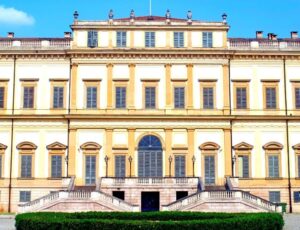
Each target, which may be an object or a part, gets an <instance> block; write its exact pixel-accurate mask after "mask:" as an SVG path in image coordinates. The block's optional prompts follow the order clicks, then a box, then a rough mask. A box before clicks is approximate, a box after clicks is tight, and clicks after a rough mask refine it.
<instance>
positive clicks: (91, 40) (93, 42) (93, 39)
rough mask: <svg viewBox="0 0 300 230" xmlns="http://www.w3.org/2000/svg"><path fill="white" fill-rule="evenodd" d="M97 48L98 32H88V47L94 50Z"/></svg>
mask: <svg viewBox="0 0 300 230" xmlns="http://www.w3.org/2000/svg"><path fill="white" fill-rule="evenodd" d="M97 46H98V32H97V31H88V47H90V48H94V47H97Z"/></svg>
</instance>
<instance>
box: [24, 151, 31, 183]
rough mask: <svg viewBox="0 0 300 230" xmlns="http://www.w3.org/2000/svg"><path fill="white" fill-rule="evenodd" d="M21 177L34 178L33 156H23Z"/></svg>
mask: <svg viewBox="0 0 300 230" xmlns="http://www.w3.org/2000/svg"><path fill="white" fill-rule="evenodd" d="M21 177H22V178H31V177H32V156H31V155H22V156H21Z"/></svg>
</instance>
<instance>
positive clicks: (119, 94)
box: [115, 87, 126, 109]
mask: <svg viewBox="0 0 300 230" xmlns="http://www.w3.org/2000/svg"><path fill="white" fill-rule="evenodd" d="M115 98H116V108H117V109H125V108H126V87H116V97H115Z"/></svg>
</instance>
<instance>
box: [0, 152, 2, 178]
mask: <svg viewBox="0 0 300 230" xmlns="http://www.w3.org/2000/svg"><path fill="white" fill-rule="evenodd" d="M1 177H2V155H0V178H1Z"/></svg>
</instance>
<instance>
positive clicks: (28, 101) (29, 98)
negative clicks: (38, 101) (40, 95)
mask: <svg viewBox="0 0 300 230" xmlns="http://www.w3.org/2000/svg"><path fill="white" fill-rule="evenodd" d="M33 107H34V87H33V86H25V87H24V88H23V108H24V109H32V108H33Z"/></svg>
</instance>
